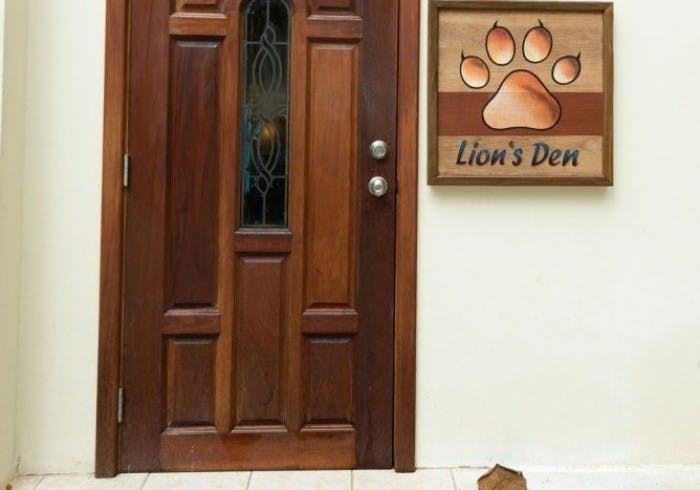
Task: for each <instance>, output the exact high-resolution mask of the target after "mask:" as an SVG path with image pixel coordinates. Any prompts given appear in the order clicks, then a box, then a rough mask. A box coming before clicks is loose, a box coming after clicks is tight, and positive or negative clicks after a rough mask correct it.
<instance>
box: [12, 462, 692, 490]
mask: <svg viewBox="0 0 700 490" xmlns="http://www.w3.org/2000/svg"><path fill="white" fill-rule="evenodd" d="M486 471H487V470H486V469H485V468H483V469H467V468H459V469H433V470H418V471H417V472H415V473H410V474H398V473H394V472H393V471H280V472H267V471H256V472H253V473H250V472H237V473H159V474H131V475H119V476H118V477H117V478H114V479H104V480H96V479H94V478H93V477H91V476H89V475H46V476H22V477H19V478H17V479H15V481H14V482H12V487H11V488H12V490H122V489H123V490H200V489H201V490H306V489H309V490H477V484H476V481H477V479H478V478H479V477H480V476H481V475H483V474H484V473H485V472H486ZM525 477H526V478H527V488H528V490H698V489H700V466H670V467H668V466H667V467H663V466H659V467H630V468H626V467H619V468H618V467H613V468H608V469H605V468H600V469H585V468H583V469H570V470H562V469H560V468H557V469H554V468H545V467H539V468H531V469H530V471H525Z"/></svg>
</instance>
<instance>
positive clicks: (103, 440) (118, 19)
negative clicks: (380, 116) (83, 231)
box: [95, 0, 420, 477]
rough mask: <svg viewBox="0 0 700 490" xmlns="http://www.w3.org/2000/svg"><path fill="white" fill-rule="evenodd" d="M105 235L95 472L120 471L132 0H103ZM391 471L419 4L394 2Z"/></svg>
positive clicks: (405, 306)
mask: <svg viewBox="0 0 700 490" xmlns="http://www.w3.org/2000/svg"><path fill="white" fill-rule="evenodd" d="M105 1H106V6H107V10H106V13H107V19H106V49H105V95H104V141H103V145H104V146H103V162H102V240H101V263H100V267H101V269H100V316H99V318H100V320H99V321H100V325H99V360H98V385H97V434H96V448H95V474H96V476H98V477H111V476H115V475H116V474H117V469H118V466H117V465H118V456H119V430H118V426H117V401H118V388H119V384H120V377H121V327H122V285H123V262H122V258H123V254H124V236H123V230H124V226H123V225H124V189H123V186H122V166H123V155H124V150H125V148H126V144H125V141H126V131H127V118H126V105H127V100H128V99H127V97H128V68H129V63H128V32H129V13H128V9H129V2H130V0H105ZM398 2H399V40H398V43H399V44H398V48H399V51H398V115H397V182H398V193H397V202H396V284H395V290H396V291H395V317H394V325H395V327H394V328H395V335H394V469H395V470H396V471H399V472H411V471H414V470H415V415H416V408H415V407H416V287H417V268H416V267H417V264H416V259H417V219H418V73H419V44H420V41H419V39H420V36H419V33H420V1H419V0H398Z"/></svg>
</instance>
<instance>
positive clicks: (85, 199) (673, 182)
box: [17, 0, 700, 472]
mask: <svg viewBox="0 0 700 490" xmlns="http://www.w3.org/2000/svg"><path fill="white" fill-rule="evenodd" d="M103 3H104V2H103V1H97V0H95V1H93V0H65V1H62V2H56V1H54V0H31V1H30V2H29V30H28V37H27V39H28V55H27V60H28V70H27V77H28V79H27V123H26V129H27V131H26V132H27V135H26V136H27V139H26V167H25V172H24V174H25V175H24V187H23V205H24V209H23V223H22V230H23V268H22V274H21V277H22V289H21V291H22V300H21V316H22V320H21V331H20V361H19V401H18V412H19V416H18V427H19V433H18V437H17V441H18V444H17V446H18V454H19V455H20V456H21V458H22V463H21V469H22V471H24V472H46V471H57V472H66V471H90V470H91V468H92V464H93V449H94V420H95V409H94V405H95V381H96V374H95V373H96V371H95V369H96V356H97V309H98V258H99V208H100V165H101V159H100V147H101V127H102V125H101V117H102V114H101V111H102V70H103V46H104V41H103V38H104V23H103V18H104V6H103ZM425 3H426V2H425V0H423V4H425ZM616 11H617V12H616V13H617V18H616V57H617V58H616V62H617V70H616V72H617V73H616V74H617V90H616V115H615V117H616V131H617V133H616V151H615V156H616V177H617V184H616V186H615V188H613V189H556V188H551V189H512V188H508V189H505V188H501V189H485V188H440V189H438V188H428V187H427V186H426V185H425V181H424V178H423V180H422V183H421V186H420V237H419V245H420V265H419V272H420V291H419V335H418V362H419V374H418V441H417V442H418V449H417V452H418V464H419V465H421V466H448V465H481V464H487V463H493V462H496V461H499V462H503V463H507V464H513V465H520V464H526V463H529V464H550V465H598V464H611V465H618V464H652V463H658V464H662V463H700V423H699V421H700V419H699V418H698V415H697V414H698V413H700V350H699V349H698V346H699V345H700V307H698V300H697V296H698V292H700V255H699V254H698V253H697V250H698V249H700V231H699V230H698V226H699V224H698V223H699V221H700V197H698V196H699V193H698V192H697V190H696V186H697V182H699V181H700V166H699V165H698V162H697V157H696V156H695V153H696V151H695V148H694V144H693V143H694V141H695V140H696V139H697V134H696V133H697V131H698V128H699V127H700V120H699V119H698V114H700V94H698V90H697V87H699V86H700V71H699V69H698V68H697V66H696V63H695V57H696V54H697V52H698V47H700V46H699V44H698V38H697V32H696V19H697V18H698V16H699V15H700V6H699V5H698V3H697V2H696V1H695V0H669V1H668V2H666V3H664V4H663V5H660V4H659V3H658V2H655V1H653V2H652V1H651V0H618V1H617V2H616ZM425 32H427V31H424V34H425ZM423 66H424V76H423V80H424V79H425V63H424V65H423ZM424 90H425V89H424ZM422 100H423V101H425V93H423V97H422ZM421 121H422V131H421V133H422V134H423V135H424V134H425V118H424V117H423V118H422V120H421ZM423 148H425V140H423ZM424 174H425V159H424V158H423V159H422V161H421V176H422V177H423V176H424Z"/></svg>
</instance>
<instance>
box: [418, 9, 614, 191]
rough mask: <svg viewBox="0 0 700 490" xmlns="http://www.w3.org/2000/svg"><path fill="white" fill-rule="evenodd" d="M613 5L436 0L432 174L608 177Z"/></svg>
mask: <svg viewBox="0 0 700 490" xmlns="http://www.w3.org/2000/svg"><path fill="white" fill-rule="evenodd" d="M612 19H613V6H612V3H599V2H596V3H592V2H585V3H584V2H512V1H511V2H500V1H479V2H477V1H456V0H431V2H430V11H429V22H430V33H429V36H430V41H429V42H430V45H429V72H428V74H429V76H428V78H429V80H428V84H429V86H428V90H429V92H428V94H429V107H428V110H429V124H428V125H429V136H428V137H429V143H428V144H429V148H428V152H429V154H428V159H429V161H428V182H429V183H430V184H438V185H439V184H448V185H454V184H457V185H601V186H610V185H612V184H613V163H612V161H613V157H612V143H613V115H612V114H613V38H612Z"/></svg>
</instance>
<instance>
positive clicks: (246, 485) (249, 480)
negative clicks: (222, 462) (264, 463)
mask: <svg viewBox="0 0 700 490" xmlns="http://www.w3.org/2000/svg"><path fill="white" fill-rule="evenodd" d="M252 480H253V472H252V471H251V472H250V473H248V481H247V482H246V484H245V490H249V489H250V482H251V481H252Z"/></svg>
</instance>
